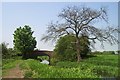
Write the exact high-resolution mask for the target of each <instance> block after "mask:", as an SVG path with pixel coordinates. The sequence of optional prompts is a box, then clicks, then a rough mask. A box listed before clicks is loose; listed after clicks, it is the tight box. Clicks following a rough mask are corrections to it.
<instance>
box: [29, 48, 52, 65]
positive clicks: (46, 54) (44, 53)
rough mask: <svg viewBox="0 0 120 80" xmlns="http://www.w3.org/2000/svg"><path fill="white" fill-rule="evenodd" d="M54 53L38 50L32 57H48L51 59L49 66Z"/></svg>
mask: <svg viewBox="0 0 120 80" xmlns="http://www.w3.org/2000/svg"><path fill="white" fill-rule="evenodd" d="M52 54H53V51H47V50H36V51H33V52H32V55H31V57H34V58H37V57H38V56H48V57H49V64H50V59H51V57H52Z"/></svg>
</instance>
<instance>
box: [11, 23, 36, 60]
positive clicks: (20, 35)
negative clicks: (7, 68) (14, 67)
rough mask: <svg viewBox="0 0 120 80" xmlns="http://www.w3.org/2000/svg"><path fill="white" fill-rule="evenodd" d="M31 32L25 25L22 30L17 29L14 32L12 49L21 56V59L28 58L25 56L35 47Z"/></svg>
mask: <svg viewBox="0 0 120 80" xmlns="http://www.w3.org/2000/svg"><path fill="white" fill-rule="evenodd" d="M32 34H33V31H32V30H31V28H30V27H29V26H27V25H25V26H24V27H23V28H21V27H19V28H17V29H16V30H15V31H14V34H13V35H14V40H13V42H14V48H15V49H16V50H17V51H18V52H20V53H22V54H23V58H28V57H27V54H29V53H30V52H31V51H33V50H34V48H35V47H36V43H37V42H36V40H35V37H33V36H32Z"/></svg>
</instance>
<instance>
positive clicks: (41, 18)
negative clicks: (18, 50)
mask: <svg viewBox="0 0 120 80" xmlns="http://www.w3.org/2000/svg"><path fill="white" fill-rule="evenodd" d="M117 4H118V3H117V2H3V3H2V6H1V7H0V9H1V8H2V28H1V29H0V30H2V42H6V43H9V45H8V47H13V33H14V31H15V30H16V28H18V27H20V26H21V27H23V26H24V25H29V26H30V27H31V28H32V30H33V31H34V34H33V36H34V37H36V40H37V48H38V49H41V50H53V49H54V46H55V43H52V42H47V43H44V41H40V39H41V37H42V35H43V34H45V32H46V29H47V25H48V24H49V23H50V22H51V21H56V20H59V18H58V17H57V15H58V14H59V12H61V10H62V9H63V8H65V7H66V6H74V5H76V6H81V5H85V6H88V7H90V8H94V9H99V8H100V7H101V6H105V7H107V9H108V17H109V25H114V26H117V25H118V5H117ZM0 21H1V20H0ZM107 25H108V24H106V23H104V22H99V23H97V24H95V26H98V27H101V28H104V27H106V26H107ZM0 32H1V31H0ZM95 48H96V49H95V50H99V51H103V50H117V49H118V45H113V46H111V45H109V44H107V43H105V48H104V49H102V48H101V47H100V43H98V42H97V44H95Z"/></svg>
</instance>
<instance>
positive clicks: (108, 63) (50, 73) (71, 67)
mask: <svg viewBox="0 0 120 80" xmlns="http://www.w3.org/2000/svg"><path fill="white" fill-rule="evenodd" d="M18 62H20V63H21V64H20V68H21V69H22V70H24V71H25V74H24V77H25V78H102V77H117V76H118V67H117V65H118V56H117V55H103V54H102V55H96V57H90V58H87V59H83V60H82V61H81V62H80V63H77V62H69V61H64V62H57V63H56V64H55V65H54V66H50V65H46V64H41V63H40V62H39V61H37V60H33V59H28V60H9V61H7V60H6V61H3V63H4V65H3V70H6V69H10V68H11V67H14V66H15V64H17V63H18Z"/></svg>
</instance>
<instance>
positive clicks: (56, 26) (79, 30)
mask: <svg viewBox="0 0 120 80" xmlns="http://www.w3.org/2000/svg"><path fill="white" fill-rule="evenodd" d="M58 17H60V18H61V20H60V21H57V22H56V23H53V22H51V23H50V24H49V25H48V28H47V33H46V35H44V36H43V38H42V39H41V40H44V41H48V40H57V39H58V38H59V37H60V36H64V35H66V34H74V35H75V38H76V51H77V54H76V55H77V62H79V61H80V60H81V55H80V53H81V50H80V49H81V46H79V45H80V41H79V40H80V39H79V38H80V36H83V37H86V35H87V36H88V37H87V38H88V39H89V40H91V41H92V42H94V43H95V40H98V41H100V42H101V44H102V45H103V42H109V43H111V44H114V43H116V42H118V40H117V39H116V37H115V35H113V33H114V32H118V29H115V28H113V27H110V26H109V27H107V28H106V29H105V28H104V29H100V28H97V27H95V26H94V25H93V24H95V23H96V22H99V21H101V20H103V21H105V22H108V16H107V10H106V9H105V8H100V9H97V10H96V9H91V8H89V7H84V6H83V7H77V6H72V7H67V8H65V9H63V10H62V11H61V13H60V14H59V15H58ZM83 34H84V35H83Z"/></svg>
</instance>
